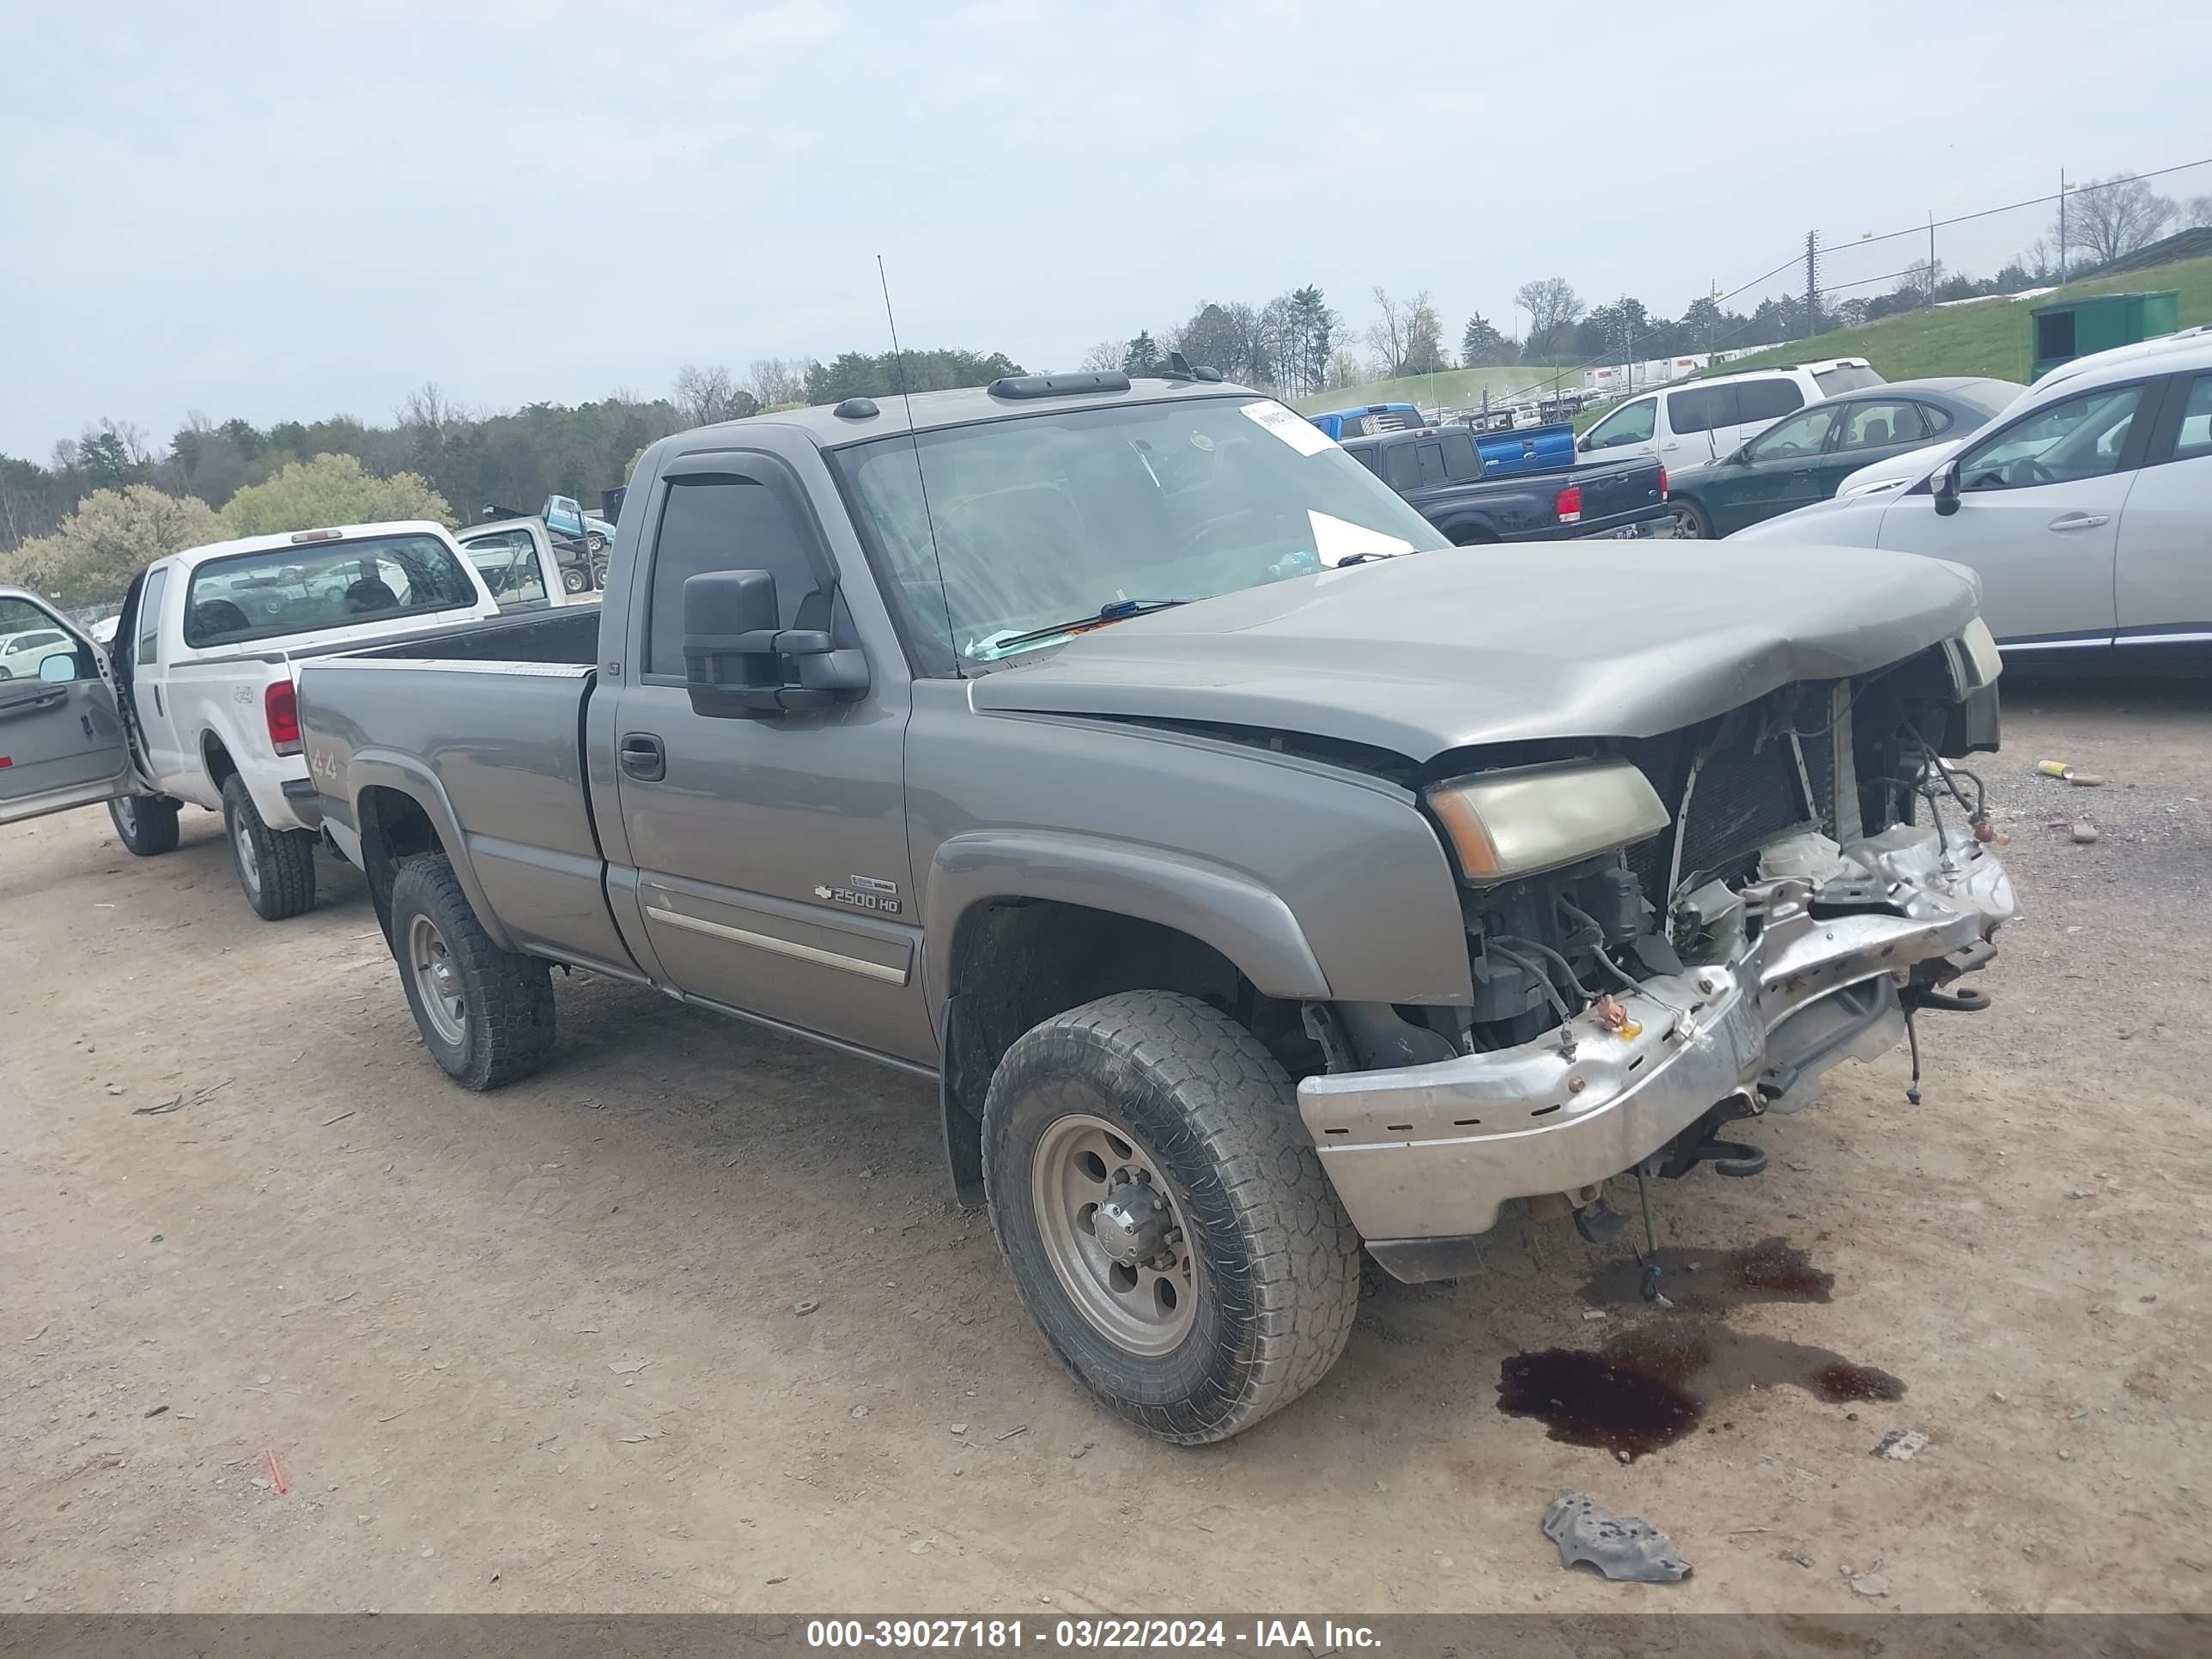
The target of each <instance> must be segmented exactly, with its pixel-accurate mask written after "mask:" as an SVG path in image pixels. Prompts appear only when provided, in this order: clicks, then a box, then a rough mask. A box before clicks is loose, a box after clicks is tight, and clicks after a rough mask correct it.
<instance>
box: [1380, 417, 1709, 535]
mask: <svg viewBox="0 0 2212 1659" xmlns="http://www.w3.org/2000/svg"><path fill="white" fill-rule="evenodd" d="M1344 448H1345V451H1346V453H1347V454H1349V455H1350V456H1351V457H1352V459H1354V460H1356V461H1358V463H1359V464H1360V465H1362V466H1364V467H1365V468H1366V469H1367V470H1368V471H1370V472H1372V473H1373V474H1374V475H1375V476H1376V477H1378V478H1380V479H1382V480H1383V483H1387V484H1389V486H1390V488H1391V489H1395V490H1396V491H1397V492H1398V493H1399V494H1400V495H1403V496H1404V497H1405V498H1406V500H1407V501H1409V502H1411V503H1412V504H1413V507H1415V508H1417V509H1418V510H1419V513H1420V514H1421V516H1422V517H1423V518H1425V519H1426V520H1428V521H1429V522H1430V523H1431V524H1432V525H1434V526H1436V527H1437V529H1439V530H1441V531H1443V532H1444V534H1445V535H1446V536H1448V537H1449V538H1451V540H1452V541H1453V542H1455V543H1456V544H1458V545H1460V546H1462V547H1468V546H1473V545H1474V544H1478V543H1482V542H1545V541H1571V540H1573V539H1575V538H1578V537H1585V536H1622V535H1627V536H1634V535H1642V534H1646V533H1649V532H1647V531H1646V530H1645V529H1644V526H1648V525H1653V524H1656V523H1658V522H1660V521H1662V520H1665V519H1666V518H1667V469H1666V468H1665V467H1664V466H1662V465H1660V463H1659V462H1657V461H1656V460H1650V459H1644V460H1635V461H1615V462H1611V463H1607V464H1605V465H1597V466H1588V465H1584V466H1564V467H1559V468H1555V469H1553V470H1552V471H1541V472H1527V471H1523V472H1514V473H1510V474H1507V475H1504V476H1499V475H1498V472H1497V471H1494V470H1492V469H1491V468H1488V467H1486V466H1485V465H1484V464H1483V459H1482V457H1481V455H1480V453H1479V452H1478V451H1477V449H1476V445H1475V435H1474V431H1473V430H1472V428H1468V427H1466V426H1463V425H1462V426H1443V427H1417V428H1413V429H1412V430H1410V431H1404V432H1378V433H1376V434H1375V435H1373V436H1371V437H1364V438H1347V439H1346V440H1345V441H1344Z"/></svg>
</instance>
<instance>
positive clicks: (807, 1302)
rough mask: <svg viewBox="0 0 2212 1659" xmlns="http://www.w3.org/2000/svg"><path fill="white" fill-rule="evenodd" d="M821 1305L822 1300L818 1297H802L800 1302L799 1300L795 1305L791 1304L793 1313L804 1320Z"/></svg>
mask: <svg viewBox="0 0 2212 1659" xmlns="http://www.w3.org/2000/svg"><path fill="white" fill-rule="evenodd" d="M821 1305H822V1298H821V1297H818V1296H802V1297H799V1300H798V1301H796V1302H794V1303H793V1304H791V1310H792V1312H793V1313H794V1314H796V1315H797V1316H799V1318H801V1319H804V1318H805V1317H806V1316H807V1315H809V1314H811V1313H812V1312H813V1311H814V1310H816V1309H817V1308H818V1307H820V1306H821Z"/></svg>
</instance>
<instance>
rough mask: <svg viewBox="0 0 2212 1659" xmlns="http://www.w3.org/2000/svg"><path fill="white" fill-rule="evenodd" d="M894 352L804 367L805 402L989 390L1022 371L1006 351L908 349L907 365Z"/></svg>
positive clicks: (847, 355) (856, 354)
mask: <svg viewBox="0 0 2212 1659" xmlns="http://www.w3.org/2000/svg"><path fill="white" fill-rule="evenodd" d="M901 368H902V365H901V362H900V360H899V357H898V355H897V354H896V353H895V352H890V351H885V352H882V353H869V352H866V351H847V352H843V353H841V354H840V355H839V356H838V357H837V359H836V362H829V363H809V364H808V365H807V366H806V400H807V402H809V403H811V404H841V403H842V402H844V401H845V399H846V398H896V396H898V394H899V392H900V391H901V390H902V389H903V390H905V391H908V392H943V391H945V390H947V389H949V388H951V387H953V386H988V385H990V383H991V382H992V381H994V380H999V379H1000V378H1002V377H1003V376H1006V375H1008V374H1022V373H1023V372H1024V370H1023V368H1022V366H1021V365H1020V364H1019V363H1018V362H1015V361H1014V360H1013V359H1012V358H1011V357H1009V356H1006V353H1004V352H1002V351H994V352H992V353H990V354H989V355H988V356H985V355H984V354H982V353H981V352H975V351H964V350H960V349H943V348H940V349H937V350H933V351H909V352H908V353H907V354H906V358H905V362H904V364H903V368H904V371H905V372H904V375H903V385H902V375H901V372H900V371H901Z"/></svg>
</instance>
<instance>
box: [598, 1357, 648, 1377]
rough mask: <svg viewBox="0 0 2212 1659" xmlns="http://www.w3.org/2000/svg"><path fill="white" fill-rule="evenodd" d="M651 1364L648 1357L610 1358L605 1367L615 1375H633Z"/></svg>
mask: <svg viewBox="0 0 2212 1659" xmlns="http://www.w3.org/2000/svg"><path fill="white" fill-rule="evenodd" d="M650 1364H653V1362H652V1361H651V1360H650V1359H610V1360H609V1361H607V1369H608V1370H611V1371H612V1372H613V1373H614V1374H615V1375H616V1376H636V1375H637V1374H638V1373H639V1372H640V1371H641V1370H644V1369H645V1368H646V1367H647V1365H650Z"/></svg>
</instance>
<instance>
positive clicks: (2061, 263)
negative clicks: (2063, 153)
mask: <svg viewBox="0 0 2212 1659" xmlns="http://www.w3.org/2000/svg"><path fill="white" fill-rule="evenodd" d="M2058 286H2059V287H2061V288H2063V287H2065V286H2066V169H2065V168H2064V167H2061V168H2059V169H2058Z"/></svg>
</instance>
